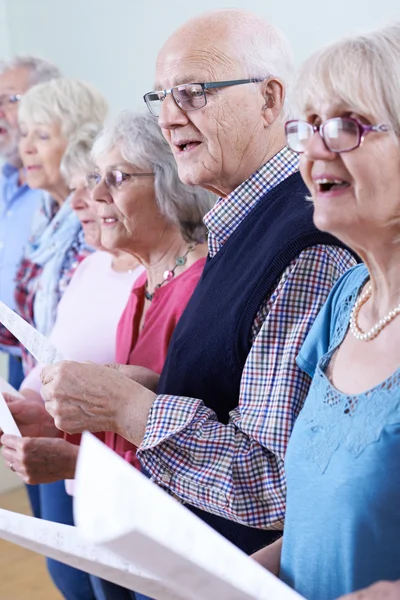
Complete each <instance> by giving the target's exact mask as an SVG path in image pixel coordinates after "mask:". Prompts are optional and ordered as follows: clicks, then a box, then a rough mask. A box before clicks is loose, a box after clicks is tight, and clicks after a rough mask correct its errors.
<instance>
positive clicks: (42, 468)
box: [1, 435, 79, 484]
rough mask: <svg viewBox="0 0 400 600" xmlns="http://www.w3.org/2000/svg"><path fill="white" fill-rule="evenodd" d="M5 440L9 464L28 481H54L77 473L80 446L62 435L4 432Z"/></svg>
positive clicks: (4, 451)
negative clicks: (39, 435)
mask: <svg viewBox="0 0 400 600" xmlns="http://www.w3.org/2000/svg"><path fill="white" fill-rule="evenodd" d="M1 443H2V454H3V457H4V460H5V462H6V464H7V465H8V466H9V467H10V469H12V470H13V471H15V473H17V475H19V476H20V477H21V479H22V480H23V481H24V482H25V483H30V484H38V483H52V482H54V481H58V480H59V479H73V478H74V476H75V468H76V461H77V459H78V451H79V447H78V446H75V445H74V444H70V443H69V442H67V441H66V440H63V439H62V438H30V437H24V438H20V437H17V436H15V435H3V436H2V438H1Z"/></svg>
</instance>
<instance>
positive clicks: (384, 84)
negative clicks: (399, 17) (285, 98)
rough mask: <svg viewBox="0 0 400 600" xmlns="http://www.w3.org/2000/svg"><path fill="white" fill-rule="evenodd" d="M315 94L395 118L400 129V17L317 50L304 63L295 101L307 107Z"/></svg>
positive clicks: (303, 108) (394, 124)
mask: <svg viewBox="0 0 400 600" xmlns="http://www.w3.org/2000/svg"><path fill="white" fill-rule="evenodd" d="M315 98H318V99H322V100H329V101H331V100H332V99H333V98H337V99H339V100H340V101H343V102H345V103H346V104H348V105H349V107H351V108H352V109H354V111H355V112H361V113H365V114H366V115H372V116H374V118H376V119H377V120H378V121H380V122H385V123H387V124H390V125H391V126H392V128H393V132H394V133H395V134H396V136H399V135H400V22H398V23H395V24H393V25H390V26H388V27H385V28H383V29H379V30H376V31H373V32H371V33H366V34H363V35H356V36H352V37H347V38H344V39H343V40H340V41H339V42H336V43H334V44H332V45H330V46H328V47H326V48H323V49H322V50H320V51H318V52H316V53H315V54H313V55H312V56H311V57H310V58H309V59H308V60H307V61H306V62H305V64H304V65H303V67H302V68H301V69H300V71H299V74H298V77H297V82H296V85H295V101H296V105H297V107H298V109H299V110H300V112H301V113H304V112H305V111H306V110H307V107H308V106H310V107H312V106H313V105H314V102H315Z"/></svg>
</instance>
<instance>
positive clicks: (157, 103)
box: [144, 92, 161, 117]
mask: <svg viewBox="0 0 400 600" xmlns="http://www.w3.org/2000/svg"><path fill="white" fill-rule="evenodd" d="M160 95H161V92H160ZM160 95H159V94H158V93H157V92H149V93H148V94H146V95H145V96H144V101H145V102H146V105H147V108H148V109H149V111H150V112H151V114H152V115H153V117H159V116H160V110H161V100H160Z"/></svg>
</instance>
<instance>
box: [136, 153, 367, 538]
mask: <svg viewBox="0 0 400 600" xmlns="http://www.w3.org/2000/svg"><path fill="white" fill-rule="evenodd" d="M296 170H297V156H296V155H294V154H293V153H292V152H291V151H290V150H289V149H288V148H284V149H283V150H282V151H280V152H279V153H278V154H276V155H275V156H274V157H273V158H272V159H271V160H270V161H269V162H268V163H266V164H265V165H263V166H262V167H261V168H260V169H259V170H258V171H257V172H256V173H254V174H253V175H252V176H251V177H250V178H249V179H248V180H247V181H245V182H244V183H242V184H241V185H240V186H239V187H238V188H237V189H236V190H234V191H233V192H232V193H231V194H229V196H227V197H225V198H220V199H219V200H218V202H217V203H216V205H215V206H214V208H213V209H212V210H211V211H210V212H209V213H208V214H207V215H206V216H205V219H204V220H205V223H206V225H207V227H208V229H209V248H210V256H214V255H215V254H216V253H217V252H218V251H219V250H220V248H222V246H223V245H224V243H225V242H226V241H227V239H228V238H229V237H230V235H232V233H233V232H234V231H235V230H236V228H237V227H238V226H239V225H240V224H241V223H242V221H243V220H244V218H245V217H246V215H247V214H248V213H249V212H250V211H251V210H252V209H253V208H254V207H255V206H256V204H257V202H258V201H259V200H260V199H261V198H262V197H263V196H264V195H265V194H266V193H267V192H268V191H270V190H271V189H272V188H274V187H275V186H276V185H278V184H279V183H280V182H281V181H283V180H284V179H286V178H287V177H289V176H290V175H292V174H293V173H294V172H295V171H296ZM354 264H355V260H354V258H353V257H352V256H351V254H350V253H349V252H348V251H347V250H344V249H342V248H339V247H331V246H329V247H328V246H315V247H313V248H309V249H306V250H304V251H303V252H301V253H300V254H299V256H298V257H297V258H296V259H295V260H293V261H292V263H291V264H290V265H289V266H288V267H287V268H286V269H285V271H284V272H283V274H282V276H281V278H280V279H279V281H278V282H277V284H276V287H275V289H274V290H273V292H272V294H270V295H269V296H268V297H267V298H265V300H264V301H263V303H262V304H261V306H260V308H259V310H258V313H257V315H256V318H255V321H254V323H253V327H252V333H251V335H252V340H251V341H252V347H251V350H250V352H249V355H248V357H247V360H246V363H245V366H244V369H243V373H242V379H241V387H240V396H239V399H238V406H237V407H236V408H235V409H234V410H233V411H231V413H230V419H229V422H228V424H222V423H220V422H218V420H217V417H216V415H215V413H214V412H213V411H212V410H210V409H209V408H207V407H206V406H205V405H204V403H203V402H202V401H201V400H199V399H196V398H186V397H177V396H169V395H165V394H164V395H158V396H156V399H155V401H154V403H153V405H152V408H151V411H150V414H149V419H148V422H147V426H146V432H145V436H144V439H143V441H142V444H141V446H140V448H139V450H138V457H139V459H140V461H141V463H142V465H143V466H144V468H145V469H146V470H147V471H149V473H150V474H151V476H152V478H153V479H154V480H155V481H156V482H157V483H158V484H159V485H161V486H163V487H164V488H165V489H166V490H167V491H169V492H170V493H171V494H173V495H175V496H176V497H177V498H179V499H180V500H181V501H183V502H187V503H189V504H191V505H193V506H196V507H198V508H200V509H202V510H205V511H208V512H212V513H215V514H217V515H219V516H222V517H226V518H229V519H232V520H235V521H238V522H240V523H243V524H245V525H249V526H252V527H258V528H275V529H282V527H283V522H284V515H285V496H286V480H285V472H284V457H285V452H286V447H287V444H288V440H289V437H290V433H291V431H292V428H293V425H294V421H295V419H296V417H297V415H298V413H299V411H300V409H301V407H302V405H303V402H304V400H305V398H306V395H307V392H308V388H309V385H310V379H309V377H308V376H307V375H306V374H305V373H303V372H302V371H301V370H300V369H299V368H298V366H297V364H296V362H295V359H296V356H297V354H298V352H299V350H300V348H301V346H302V344H303V342H304V339H305V337H306V335H307V333H308V331H309V329H310V327H311V325H312V323H313V321H314V320H315V317H316V316H317V314H318V312H319V310H320V308H321V307H322V305H323V304H324V302H325V300H326V298H327V296H328V294H329V291H330V289H331V288H332V286H333V284H334V283H335V281H336V280H337V279H338V278H339V277H340V276H341V275H342V274H343V273H344V272H345V271H347V269H349V268H350V267H351V266H353V265H354Z"/></svg>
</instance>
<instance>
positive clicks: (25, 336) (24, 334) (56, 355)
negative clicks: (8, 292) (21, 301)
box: [0, 302, 64, 365]
mask: <svg viewBox="0 0 400 600" xmlns="http://www.w3.org/2000/svg"><path fill="white" fill-rule="evenodd" d="M0 323H2V324H3V325H4V326H5V327H7V329H8V331H10V332H11V333H12V334H13V335H14V336H15V337H16V338H17V340H18V341H19V342H21V344H22V345H23V346H25V348H26V349H27V350H28V351H29V352H30V353H31V354H32V356H33V357H34V358H36V360H37V361H38V363H39V364H41V365H53V364H54V363H56V362H60V360H64V358H63V356H61V354H60V352H59V351H58V350H57V348H55V347H54V346H53V344H51V343H50V342H49V340H48V339H47V338H45V336H44V335H42V334H41V333H39V331H36V329H35V328H34V327H32V325H29V323H27V322H26V321H25V320H24V319H22V317H20V316H19V315H17V313H16V312H14V311H13V310H11V308H8V306H6V305H5V304H4V303H3V302H0Z"/></svg>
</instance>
